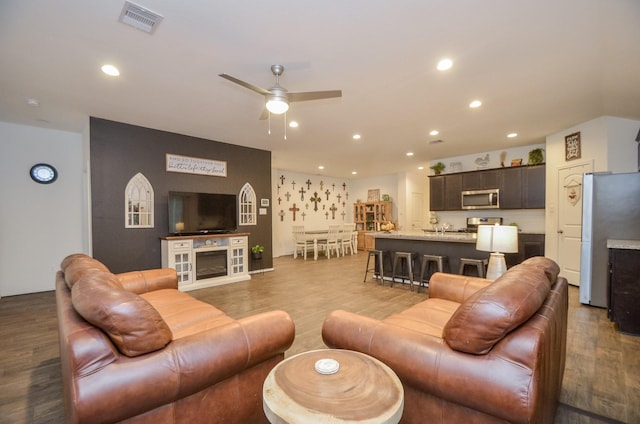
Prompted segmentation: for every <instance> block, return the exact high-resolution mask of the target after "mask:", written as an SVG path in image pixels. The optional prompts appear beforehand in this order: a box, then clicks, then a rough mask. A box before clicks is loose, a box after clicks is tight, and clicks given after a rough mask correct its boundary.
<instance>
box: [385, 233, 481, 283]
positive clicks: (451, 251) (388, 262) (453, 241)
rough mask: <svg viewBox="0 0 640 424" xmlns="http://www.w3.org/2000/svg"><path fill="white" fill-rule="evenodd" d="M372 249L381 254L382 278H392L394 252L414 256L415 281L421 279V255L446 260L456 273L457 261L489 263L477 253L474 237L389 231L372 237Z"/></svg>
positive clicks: (474, 235) (464, 234) (457, 234)
mask: <svg viewBox="0 0 640 424" xmlns="http://www.w3.org/2000/svg"><path fill="white" fill-rule="evenodd" d="M374 237H375V248H376V249H377V250H382V251H383V252H384V254H383V257H384V271H385V272H384V274H385V276H387V277H389V279H390V278H391V270H392V266H393V263H392V260H393V252H411V253H414V262H413V269H414V274H415V276H414V279H415V280H416V281H418V279H419V278H420V263H421V262H420V261H421V260H422V255H442V256H447V257H448V258H449V269H447V265H446V264H445V269H444V272H450V273H453V274H457V273H458V268H459V266H460V258H471V259H489V253H488V252H482V251H479V250H476V238H477V234H476V233H456V232H451V233H445V234H441V233H435V232H424V231H392V232H389V233H385V232H382V233H375V234H374Z"/></svg>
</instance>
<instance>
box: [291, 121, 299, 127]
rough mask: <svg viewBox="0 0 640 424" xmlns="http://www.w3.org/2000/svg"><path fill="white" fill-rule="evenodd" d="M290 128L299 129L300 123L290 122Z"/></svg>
mask: <svg viewBox="0 0 640 424" xmlns="http://www.w3.org/2000/svg"><path fill="white" fill-rule="evenodd" d="M289 126H290V127H291V128H298V122H296V121H291V122H289Z"/></svg>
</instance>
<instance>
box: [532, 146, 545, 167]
mask: <svg viewBox="0 0 640 424" xmlns="http://www.w3.org/2000/svg"><path fill="white" fill-rule="evenodd" d="M543 151H544V149H542V148H537V149H533V150H532V151H530V152H529V165H538V164H540V163H543V162H544V156H543V155H542V152H543Z"/></svg>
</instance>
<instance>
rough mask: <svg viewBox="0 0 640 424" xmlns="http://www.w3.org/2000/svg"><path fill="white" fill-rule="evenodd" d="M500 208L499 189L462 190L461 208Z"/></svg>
mask: <svg viewBox="0 0 640 424" xmlns="http://www.w3.org/2000/svg"><path fill="white" fill-rule="evenodd" d="M498 208H500V189H497V188H493V189H490V190H470V191H463V192H462V209H498Z"/></svg>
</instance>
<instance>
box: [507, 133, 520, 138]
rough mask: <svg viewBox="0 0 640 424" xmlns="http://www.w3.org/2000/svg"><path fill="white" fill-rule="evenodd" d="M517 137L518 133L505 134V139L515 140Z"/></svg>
mask: <svg viewBox="0 0 640 424" xmlns="http://www.w3.org/2000/svg"><path fill="white" fill-rule="evenodd" d="M517 136H518V133H510V134H507V137H509V138H516V137H517Z"/></svg>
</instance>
